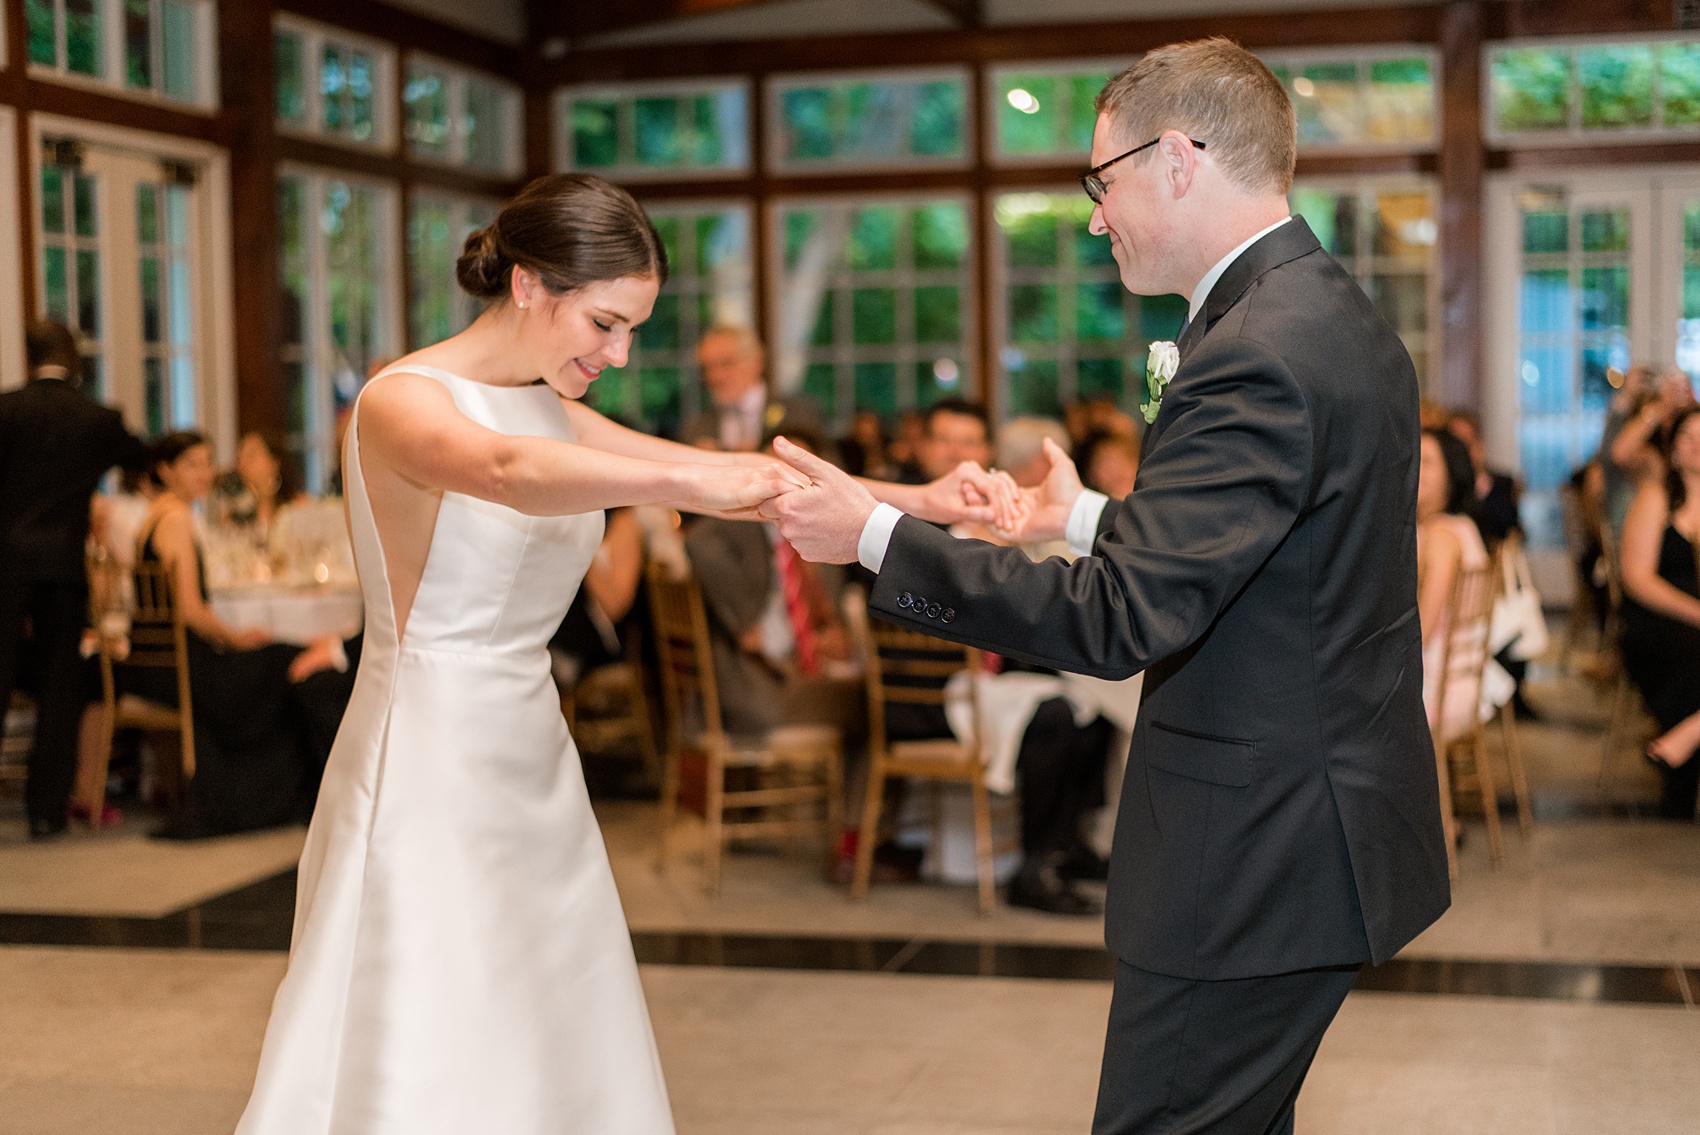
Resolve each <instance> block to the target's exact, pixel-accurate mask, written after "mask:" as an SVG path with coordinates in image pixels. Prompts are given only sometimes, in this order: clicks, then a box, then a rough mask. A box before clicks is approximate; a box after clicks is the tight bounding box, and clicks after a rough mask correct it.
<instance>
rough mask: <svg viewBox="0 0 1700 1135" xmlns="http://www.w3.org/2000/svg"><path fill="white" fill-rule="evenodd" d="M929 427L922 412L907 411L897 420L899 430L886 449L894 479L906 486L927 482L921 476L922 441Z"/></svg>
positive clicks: (893, 434) (893, 435)
mask: <svg viewBox="0 0 1700 1135" xmlns="http://www.w3.org/2000/svg"><path fill="white" fill-rule="evenodd" d="M926 432H927V426H926V422H925V421H923V419H922V417H921V414H920V411H918V410H905V411H903V413H902V414H900V415H898V418H897V429H896V430H895V431H894V432H893V433H892V435H891V442H890V444H888V445H887V446H886V447H885V453H886V457H887V459H888V460H889V461H890V462H891V470H892V478H893V480H896V481H899V482H901V483H903V484H905V485H917V484H920V483H921V482H922V481H924V480H926V478H925V477H923V476H922V475H921V439H922V438H923V437H924V436H925V435H926Z"/></svg>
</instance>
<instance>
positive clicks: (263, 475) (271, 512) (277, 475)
mask: <svg viewBox="0 0 1700 1135" xmlns="http://www.w3.org/2000/svg"><path fill="white" fill-rule="evenodd" d="M300 496H301V474H300V471H299V470H298V469H296V467H295V460H294V458H292V457H291V456H290V455H289V450H288V449H287V448H286V447H285V446H284V444H283V441H282V439H281V438H279V437H277V436H276V435H274V434H269V433H262V432H260V431H258V430H255V431H251V432H249V433H246V434H244V435H243V436H242V441H241V443H240V444H239V445H238V446H237V447H236V468H234V469H232V470H231V471H230V472H229V473H226V474H225V475H224V476H223V477H220V478H219V484H218V509H217V512H218V517H219V522H220V523H221V524H223V525H225V526H226V527H229V528H232V529H237V530H240V531H244V532H247V533H249V534H250V535H251V537H252V538H253V541H254V543H255V544H256V545H259V546H261V547H264V546H265V545H266V544H267V543H268V541H269V540H270V539H271V535H272V533H273V531H274V530H275V529H276V527H277V521H278V518H279V517H280V516H281V515H282V513H283V510H284V509H286V508H288V507H289V506H290V505H291V504H294V503H295V501H296V499H297V498H299V497H300Z"/></svg>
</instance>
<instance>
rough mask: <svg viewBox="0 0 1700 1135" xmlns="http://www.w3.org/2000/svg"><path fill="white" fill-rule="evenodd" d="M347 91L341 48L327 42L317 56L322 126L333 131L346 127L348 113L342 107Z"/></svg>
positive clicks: (339, 130) (346, 78) (345, 71)
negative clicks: (322, 107)
mask: <svg viewBox="0 0 1700 1135" xmlns="http://www.w3.org/2000/svg"><path fill="white" fill-rule="evenodd" d="M347 91H348V74H347V68H346V67H345V66H344V63H343V57H342V50H341V49H340V48H338V47H336V46H335V45H332V44H327V45H326V46H325V49H324V52H323V53H322V54H321V56H320V58H319V101H320V102H321V103H322V104H323V105H324V126H325V129H326V130H330V131H332V132H335V133H340V132H341V131H343V130H345V129H347V127H348V114H347V111H346V108H345V107H344V105H343V104H344V101H345V100H346V98H347V97H348V96H347Z"/></svg>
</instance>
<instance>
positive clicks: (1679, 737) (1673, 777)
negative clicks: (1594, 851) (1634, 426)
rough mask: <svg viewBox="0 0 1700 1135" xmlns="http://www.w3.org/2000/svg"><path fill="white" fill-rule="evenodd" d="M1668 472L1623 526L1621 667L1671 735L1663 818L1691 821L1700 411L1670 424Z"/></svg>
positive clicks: (1699, 709) (1650, 485) (1650, 483)
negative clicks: (1622, 666) (1625, 669)
mask: <svg viewBox="0 0 1700 1135" xmlns="http://www.w3.org/2000/svg"><path fill="white" fill-rule="evenodd" d="M1671 426H1672V428H1671V430H1670V440H1669V442H1668V443H1667V449H1666V452H1665V464H1666V466H1667V468H1668V470H1669V472H1668V473H1667V474H1666V475H1665V476H1664V477H1661V478H1652V479H1649V480H1646V481H1643V482H1642V483H1641V488H1640V490H1639V491H1638V492H1637V493H1636V495H1635V500H1634V503H1633V504H1631V505H1630V507H1629V515H1628V517H1627V518H1626V519H1625V520H1624V524H1623V552H1622V556H1623V590H1624V597H1623V664H1624V666H1625V667H1626V668H1627V669H1628V671H1629V677H1630V679H1631V680H1632V681H1633V682H1634V683H1635V685H1636V686H1637V687H1639V688H1640V690H1641V695H1642V697H1643V698H1645V699H1646V702H1647V708H1648V709H1650V710H1652V713H1653V716H1654V717H1655V718H1657V719H1658V722H1659V728H1660V729H1662V730H1664V732H1663V733H1662V734H1661V735H1660V736H1659V737H1658V738H1657V739H1656V740H1654V741H1653V743H1652V744H1651V745H1649V746H1648V747H1647V759H1648V761H1649V762H1651V763H1652V764H1653V765H1654V766H1655V767H1656V768H1657V769H1658V770H1659V773H1660V774H1661V776H1662V777H1663V778H1664V791H1663V794H1662V796H1661V799H1660V803H1659V814H1660V815H1662V816H1666V817H1669V818H1671V819H1685V820H1691V819H1693V818H1694V815H1695V793H1696V788H1697V787H1700V761H1696V760H1694V759H1693V758H1694V751H1695V749H1697V748H1700V571H1697V566H1700V565H1697V562H1696V557H1697V556H1700V551H1697V548H1700V544H1697V541H1700V408H1696V407H1694V406H1689V407H1688V408H1687V409H1684V410H1682V411H1681V412H1680V413H1678V414H1677V415H1676V416H1675V418H1674V419H1673V421H1672V423H1671Z"/></svg>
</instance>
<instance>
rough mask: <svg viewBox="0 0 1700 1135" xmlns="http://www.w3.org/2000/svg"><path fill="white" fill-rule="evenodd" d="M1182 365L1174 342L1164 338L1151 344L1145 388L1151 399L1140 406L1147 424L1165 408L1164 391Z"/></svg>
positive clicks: (1146, 368) (1146, 363)
mask: <svg viewBox="0 0 1700 1135" xmlns="http://www.w3.org/2000/svg"><path fill="white" fill-rule="evenodd" d="M1180 365H1181V353H1180V350H1179V349H1178V348H1177V347H1176V346H1175V345H1174V344H1173V343H1172V342H1170V341H1169V340H1167V339H1163V340H1160V341H1159V342H1156V343H1153V344H1151V352H1150V354H1148V355H1146V356H1145V388H1146V389H1147V390H1149V391H1150V392H1151V401H1149V402H1145V403H1143V404H1141V405H1140V407H1139V412H1140V413H1142V414H1144V415H1145V424H1146V425H1150V424H1151V423H1152V422H1155V421H1156V420H1157V411H1159V410H1161V409H1162V408H1163V391H1164V390H1166V389H1167V388H1168V386H1169V380H1170V379H1171V378H1173V377H1175V371H1176V370H1178V369H1180Z"/></svg>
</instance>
